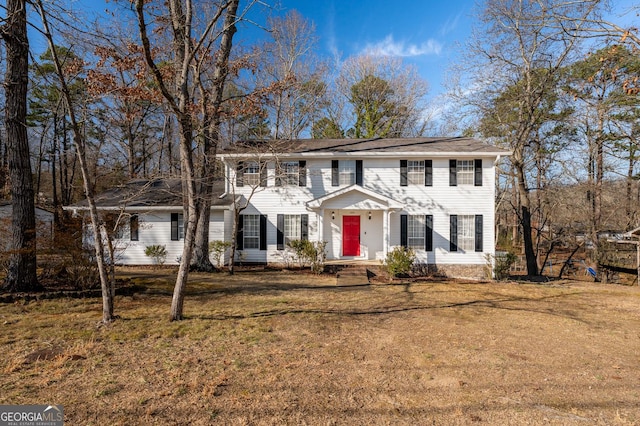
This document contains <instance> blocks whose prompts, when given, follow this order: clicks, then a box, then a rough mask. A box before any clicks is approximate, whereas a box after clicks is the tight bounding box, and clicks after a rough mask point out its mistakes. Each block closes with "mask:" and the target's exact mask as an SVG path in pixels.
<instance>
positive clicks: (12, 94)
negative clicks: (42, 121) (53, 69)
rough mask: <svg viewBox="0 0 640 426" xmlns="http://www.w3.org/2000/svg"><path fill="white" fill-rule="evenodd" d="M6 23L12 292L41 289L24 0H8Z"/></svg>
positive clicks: (8, 279)
mask: <svg viewBox="0 0 640 426" xmlns="http://www.w3.org/2000/svg"><path fill="white" fill-rule="evenodd" d="M6 8H7V9H6V10H7V23H6V24H5V25H4V26H3V27H2V38H3V39H4V41H5V46H6V74H5V81H4V86H5V88H6V105H5V113H6V127H7V154H8V157H9V158H8V160H9V176H10V182H11V199H12V206H13V208H12V220H11V242H10V245H9V251H10V257H9V270H8V272H7V276H6V279H5V284H4V287H5V288H7V289H9V290H11V291H34V290H40V289H41V287H40V285H39V283H38V277H37V275H36V219H35V206H34V197H33V180H32V179H33V176H32V173H31V162H30V159H29V141H28V139H27V120H26V118H27V85H28V82H29V40H28V38H27V10H26V8H27V5H26V1H25V0H7V3H6Z"/></svg>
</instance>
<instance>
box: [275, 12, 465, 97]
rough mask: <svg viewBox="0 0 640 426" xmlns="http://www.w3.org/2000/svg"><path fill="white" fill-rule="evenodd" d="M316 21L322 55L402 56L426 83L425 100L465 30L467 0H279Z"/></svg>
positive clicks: (439, 84) (439, 90) (435, 87)
mask: <svg viewBox="0 0 640 426" xmlns="http://www.w3.org/2000/svg"><path fill="white" fill-rule="evenodd" d="M281 4H282V7H283V9H284V11H286V10H290V9H296V10H297V11H298V12H300V14H302V15H303V16H304V17H305V18H307V19H310V20H311V21H313V22H314V23H315V25H316V35H317V36H318V38H319V42H318V47H319V49H320V51H321V53H322V54H324V55H330V56H332V57H335V56H336V55H339V56H338V57H339V58H341V59H345V58H347V57H349V56H353V55H358V54H362V53H374V54H384V55H390V56H398V57H402V58H403V61H405V62H406V63H408V64H413V65H415V66H416V67H417V68H418V71H419V73H420V75H421V76H422V78H424V79H425V80H427V82H428V83H429V87H430V90H429V98H433V97H434V96H436V95H438V94H440V93H442V92H443V90H444V89H443V87H442V81H443V77H444V74H445V72H446V71H447V67H448V64H449V61H450V60H453V59H455V54H456V51H457V50H456V44H457V43H464V41H465V40H466V39H467V37H468V36H469V34H470V27H471V22H472V18H471V15H472V11H473V7H474V1H473V0H455V1H450V2H443V1H433V0H403V1H396V2H391V1H389V0H384V1H383V0H364V1H345V0H330V1H304V0H281Z"/></svg>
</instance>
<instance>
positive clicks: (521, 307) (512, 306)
mask: <svg viewBox="0 0 640 426" xmlns="http://www.w3.org/2000/svg"><path fill="white" fill-rule="evenodd" d="M403 286H404V287H405V289H404V290H403V293H404V294H406V297H407V299H408V301H409V302H410V301H411V300H414V295H413V294H412V292H411V291H410V289H411V284H406V285H403ZM371 287H372V286H351V287H335V286H321V287H318V286H315V287H300V286H291V288H289V290H291V289H306V290H316V291H323V292H324V291H328V292H339V291H371ZM263 290H264V289H263ZM266 290H267V291H273V290H276V289H274V288H272V287H268V288H266ZM278 291H285V289H284V288H281V287H279V288H278ZM223 293H227V291H224V292H223ZM231 294H233V291H232V292H231ZM580 294H582V293H581V292H572V293H563V294H555V295H549V296H542V297H523V296H511V297H508V296H507V297H505V296H503V295H499V296H500V297H494V298H491V299H474V300H467V301H460V302H451V303H433V304H429V303H423V304H408V305H399V304H394V305H390V306H371V307H368V308H363V309H357V308H356V309H349V308H344V309H342V308H306V309H303V308H280V309H267V310H261V311H255V312H250V313H246V314H220V315H195V316H192V317H189V318H193V319H202V320H213V321H224V320H230V319H247V318H261V317H275V316H280V315H296V314H325V315H347V316H359V315H390V314H396V313H402V312H411V311H424V310H439V309H456V308H486V309H502V310H507V311H521V312H531V313H537V314H544V315H552V316H556V317H560V318H566V319H572V320H574V321H577V322H580V323H583V324H589V322H588V321H586V320H585V319H582V318H580V317H579V316H578V315H577V313H576V312H570V311H568V310H560V309H558V308H557V307H555V306H552V307H549V308H546V309H545V308H544V307H535V306H526V305H527V304H537V303H541V302H546V301H554V300H559V301H562V299H563V298H565V297H566V296H576V295H580ZM488 295H489V296H492V295H493V296H498V295H496V294H491V293H489V294H488Z"/></svg>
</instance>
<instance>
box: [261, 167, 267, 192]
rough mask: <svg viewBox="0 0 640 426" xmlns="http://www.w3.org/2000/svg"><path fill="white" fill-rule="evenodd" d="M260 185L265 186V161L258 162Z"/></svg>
mask: <svg viewBox="0 0 640 426" xmlns="http://www.w3.org/2000/svg"><path fill="white" fill-rule="evenodd" d="M260 186H262V187H265V186H267V163H264V162H260Z"/></svg>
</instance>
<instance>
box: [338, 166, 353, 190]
mask: <svg viewBox="0 0 640 426" xmlns="http://www.w3.org/2000/svg"><path fill="white" fill-rule="evenodd" d="M339 167H340V169H339V174H340V185H353V184H354V183H356V162H355V160H341V161H340V165H339Z"/></svg>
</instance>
